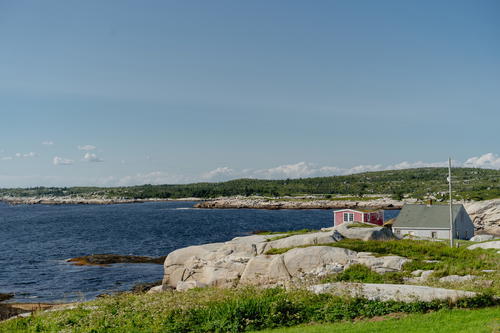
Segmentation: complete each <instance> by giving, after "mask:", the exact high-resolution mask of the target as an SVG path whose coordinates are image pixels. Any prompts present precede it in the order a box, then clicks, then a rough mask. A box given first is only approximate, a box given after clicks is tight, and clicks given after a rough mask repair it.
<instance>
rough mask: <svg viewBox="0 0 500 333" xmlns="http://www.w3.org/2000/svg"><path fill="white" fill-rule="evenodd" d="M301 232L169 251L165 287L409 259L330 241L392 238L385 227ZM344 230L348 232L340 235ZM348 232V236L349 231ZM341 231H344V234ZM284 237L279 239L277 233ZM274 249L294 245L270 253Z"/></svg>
mask: <svg viewBox="0 0 500 333" xmlns="http://www.w3.org/2000/svg"><path fill="white" fill-rule="evenodd" d="M334 229H335V230H333V229H332V230H327V231H324V232H312V233H307V234H301V235H292V236H289V235H285V234H281V235H276V234H275V235H253V236H247V237H237V238H234V239H232V240H230V241H228V242H224V243H213V244H204V245H197V246H189V247H186V248H182V249H178V250H176V251H173V252H172V253H170V254H169V255H168V256H167V258H166V260H165V263H164V276H163V283H162V284H163V286H164V287H165V288H178V289H179V290H186V289H189V288H191V287H194V286H200V285H202V286H217V287H233V286H236V285H263V286H270V285H281V284H284V283H286V282H288V281H290V280H293V279H302V278H305V277H311V276H312V277H322V276H325V275H328V274H332V273H338V272H341V271H342V270H344V269H345V268H347V267H349V266H350V265H352V264H357V263H358V264H364V265H366V266H368V267H370V268H371V269H372V270H373V271H375V272H379V273H386V272H394V271H398V270H401V268H402V265H403V264H404V263H405V262H406V261H408V259H406V258H403V257H399V256H385V257H375V256H374V255H372V254H371V253H364V252H360V253H357V252H355V251H351V250H348V249H344V248H340V247H338V248H337V247H333V246H325V245H322V244H332V243H335V242H336V239H341V238H343V237H345V238H355V237H359V238H360V239H387V238H391V237H393V236H392V233H391V232H390V230H388V229H386V228H378V227H374V228H347V227H346V226H340V227H336V228H334ZM341 233H343V234H341ZM344 234H345V236H344ZM339 235H340V236H339ZM280 236H283V237H282V238H279V239H274V240H273V238H276V237H280ZM273 248H292V249H291V250H289V251H287V252H285V253H283V254H276V255H266V251H268V250H270V249H273Z"/></svg>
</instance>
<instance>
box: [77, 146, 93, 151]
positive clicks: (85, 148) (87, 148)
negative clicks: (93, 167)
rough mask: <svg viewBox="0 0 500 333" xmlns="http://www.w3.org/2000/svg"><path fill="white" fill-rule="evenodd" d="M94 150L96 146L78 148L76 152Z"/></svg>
mask: <svg viewBox="0 0 500 333" xmlns="http://www.w3.org/2000/svg"><path fill="white" fill-rule="evenodd" d="M96 148H97V147H96V146H92V145H83V146H78V150H86V151H90V150H94V149H96Z"/></svg>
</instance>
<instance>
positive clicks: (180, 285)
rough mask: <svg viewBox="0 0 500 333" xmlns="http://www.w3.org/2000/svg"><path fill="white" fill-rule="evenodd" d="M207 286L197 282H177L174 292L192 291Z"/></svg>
mask: <svg viewBox="0 0 500 333" xmlns="http://www.w3.org/2000/svg"><path fill="white" fill-rule="evenodd" d="M206 286H207V285H206V284H204V283H201V282H198V281H193V280H191V281H179V282H177V287H176V288H175V290H177V291H186V290H189V289H194V288H204V287H206Z"/></svg>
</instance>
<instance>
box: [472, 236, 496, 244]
mask: <svg viewBox="0 0 500 333" xmlns="http://www.w3.org/2000/svg"><path fill="white" fill-rule="evenodd" d="M494 238H495V236H493V235H476V236H474V237H472V238H471V239H469V240H470V241H471V242H485V241H489V240H492V239H494Z"/></svg>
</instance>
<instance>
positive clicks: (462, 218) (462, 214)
mask: <svg viewBox="0 0 500 333" xmlns="http://www.w3.org/2000/svg"><path fill="white" fill-rule="evenodd" d="M392 229H393V232H394V234H395V235H396V236H398V237H403V236H404V235H406V234H410V233H412V234H413V235H414V236H419V237H432V232H433V231H435V232H437V237H436V238H440V239H450V231H449V229H430V228H429V229H413V228H398V227H393V228H392ZM398 231H399V234H398ZM454 236H455V239H470V238H471V237H472V236H474V224H473V223H472V221H471V219H470V217H469V214H467V212H466V211H465V209H463V208H462V209H461V210H460V211H459V212H458V215H457V217H456V218H455V235H454Z"/></svg>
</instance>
